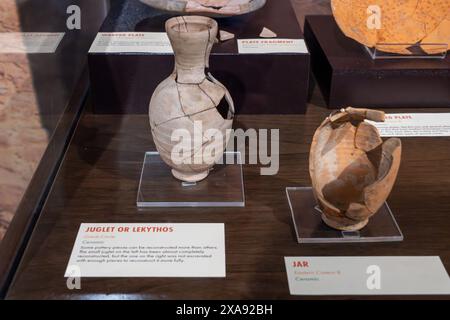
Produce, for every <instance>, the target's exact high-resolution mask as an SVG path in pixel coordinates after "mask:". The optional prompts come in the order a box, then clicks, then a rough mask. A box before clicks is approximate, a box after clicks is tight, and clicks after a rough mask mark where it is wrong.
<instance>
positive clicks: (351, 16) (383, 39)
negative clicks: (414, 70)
mask: <svg viewBox="0 0 450 320" xmlns="http://www.w3.org/2000/svg"><path fill="white" fill-rule="evenodd" d="M331 6H332V10H333V15H334V17H335V19H336V22H337V24H338V25H339V27H340V28H341V30H342V31H343V32H344V33H345V35H347V36H348V37H350V38H352V39H354V40H356V41H358V42H360V43H362V44H364V45H366V46H368V47H376V48H378V49H379V50H382V51H386V52H394V53H400V54H411V51H410V50H408V47H410V46H411V45H414V44H417V43H419V44H421V47H422V49H423V50H424V51H425V52H427V53H430V54H432V53H438V52H444V51H447V50H448V49H450V48H449V47H448V45H450V28H449V22H450V1H449V0H357V1H349V0H331ZM374 15H376V16H378V17H379V19H378V20H379V25H378V26H377V27H375V28H374V27H373V26H371V27H369V26H368V20H370V19H371V18H370V17H371V16H374ZM386 44H395V46H392V45H386ZM427 44H428V45H427ZM429 44H447V46H445V45H439V46H430V45H429Z"/></svg>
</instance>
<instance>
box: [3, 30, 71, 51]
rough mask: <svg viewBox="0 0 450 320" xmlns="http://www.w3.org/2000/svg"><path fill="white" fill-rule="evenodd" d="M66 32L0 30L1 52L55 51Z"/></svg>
mask: <svg viewBox="0 0 450 320" xmlns="http://www.w3.org/2000/svg"><path fill="white" fill-rule="evenodd" d="M64 34H65V33H64V32H0V53H25V54H28V53H54V52H55V51H56V49H57V48H58V46H59V43H60V42H61V40H62V39H63V38H64Z"/></svg>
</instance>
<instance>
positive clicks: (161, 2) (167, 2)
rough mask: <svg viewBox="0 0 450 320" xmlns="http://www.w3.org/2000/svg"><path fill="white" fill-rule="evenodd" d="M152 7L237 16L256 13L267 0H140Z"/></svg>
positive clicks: (179, 11)
mask: <svg viewBox="0 0 450 320" xmlns="http://www.w3.org/2000/svg"><path fill="white" fill-rule="evenodd" d="M140 1H141V2H143V3H145V4H148V5H149V6H151V7H154V8H157V9H161V10H165V11H172V12H177V13H184V14H192V13H193V14H202V15H208V16H215V17H220V16H237V15H241V14H245V13H249V12H253V11H256V10H258V9H260V8H261V7H263V6H264V4H265V3H266V0H140Z"/></svg>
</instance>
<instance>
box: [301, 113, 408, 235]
mask: <svg viewBox="0 0 450 320" xmlns="http://www.w3.org/2000/svg"><path fill="white" fill-rule="evenodd" d="M366 119H368V120H372V121H376V122H383V121H384V112H382V111H376V110H367V109H355V108H347V109H342V110H340V111H338V112H336V113H334V114H331V115H330V116H329V117H328V118H327V119H325V121H324V122H323V123H322V124H321V125H320V127H319V128H318V129H317V131H316V133H315V135H314V138H313V142H312V145H311V152H310V159H309V171H310V175H311V179H312V185H313V191H314V195H315V197H316V199H317V202H318V204H319V207H320V209H321V211H322V219H323V221H324V222H325V223H326V224H327V225H328V226H330V227H332V228H334V229H338V230H343V231H356V230H360V229H362V228H363V227H364V226H365V225H366V224H367V223H368V221H369V218H370V217H371V216H372V215H374V214H375V213H377V211H378V210H379V209H380V208H381V206H382V205H383V204H384V202H385V201H386V199H387V197H388V196H389V194H390V192H391V190H392V187H393V185H394V182H395V180H396V177H397V173H398V170H399V166H400V160H401V150H402V146H401V141H400V139H398V138H391V139H388V140H387V141H385V142H384V143H383V141H382V140H381V138H380V135H379V132H378V129H377V128H376V127H375V126H373V125H371V124H369V123H367V122H364V120H366Z"/></svg>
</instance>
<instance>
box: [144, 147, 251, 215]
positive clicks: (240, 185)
mask: <svg viewBox="0 0 450 320" xmlns="http://www.w3.org/2000/svg"><path fill="white" fill-rule="evenodd" d="M136 204H137V206H138V207H139V208H150V207H245V193H244V180H243V171H242V159H241V153H240V152H225V153H224V159H223V160H222V161H221V162H220V163H219V164H216V165H215V166H214V168H213V169H212V170H211V172H210V173H209V175H208V177H207V178H206V179H205V180H203V181H200V182H197V183H186V182H181V181H179V180H177V179H176V178H174V177H173V175H172V173H171V169H170V168H169V167H168V166H167V165H166V164H165V163H164V162H163V161H162V159H161V157H160V156H159V153H158V152H156V151H155V152H146V153H145V158H144V163H143V165H142V173H141V180H140V182H139V190H138V195H137V201H136Z"/></svg>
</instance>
